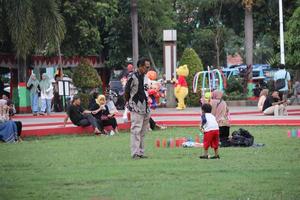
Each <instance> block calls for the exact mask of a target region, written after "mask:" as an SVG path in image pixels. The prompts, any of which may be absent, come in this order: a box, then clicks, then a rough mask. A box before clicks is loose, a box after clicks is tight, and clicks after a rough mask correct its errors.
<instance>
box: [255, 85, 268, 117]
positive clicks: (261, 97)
mask: <svg viewBox="0 0 300 200" xmlns="http://www.w3.org/2000/svg"><path fill="white" fill-rule="evenodd" d="M268 95H269V90H268V89H263V90H262V91H261V92H260V94H259V99H258V103H257V107H258V110H259V111H260V112H262V111H263V106H264V103H265V100H266V98H267V96H268Z"/></svg>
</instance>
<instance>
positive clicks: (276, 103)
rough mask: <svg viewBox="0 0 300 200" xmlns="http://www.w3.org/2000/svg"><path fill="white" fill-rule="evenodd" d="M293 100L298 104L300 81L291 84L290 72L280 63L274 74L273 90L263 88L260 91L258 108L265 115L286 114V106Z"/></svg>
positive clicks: (299, 100) (299, 103)
mask: <svg viewBox="0 0 300 200" xmlns="http://www.w3.org/2000/svg"><path fill="white" fill-rule="evenodd" d="M294 101H296V102H297V104H298V105H300V83H299V81H295V83H294V84H292V81H291V76H290V73H289V72H288V71H286V70H285V66H284V65H283V64H280V65H279V70H278V71H277V72H276V73H275V74H274V90H273V91H271V92H269V90H268V89H266V88H264V89H262V90H261V92H260V95H259V99H258V105H257V107H258V110H259V111H260V112H263V114H265V115H274V116H285V115H288V113H287V106H288V105H289V104H293V103H294Z"/></svg>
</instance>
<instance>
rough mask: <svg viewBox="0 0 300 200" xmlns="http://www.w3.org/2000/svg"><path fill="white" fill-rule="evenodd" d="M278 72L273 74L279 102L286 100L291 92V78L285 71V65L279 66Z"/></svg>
mask: <svg viewBox="0 0 300 200" xmlns="http://www.w3.org/2000/svg"><path fill="white" fill-rule="evenodd" d="M278 67H279V70H278V71H277V72H276V73H275V74H274V84H275V90H277V91H279V97H280V99H281V100H286V99H287V96H288V94H289V91H291V88H292V87H291V86H292V84H291V76H290V73H289V72H288V71H286V70H285V65H284V64H280V65H279V66H278Z"/></svg>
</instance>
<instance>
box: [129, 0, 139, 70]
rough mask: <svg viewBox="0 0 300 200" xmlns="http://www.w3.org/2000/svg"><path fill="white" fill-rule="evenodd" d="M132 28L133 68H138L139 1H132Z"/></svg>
mask: <svg viewBox="0 0 300 200" xmlns="http://www.w3.org/2000/svg"><path fill="white" fill-rule="evenodd" d="M130 4H131V13H130V17H131V27H132V61H133V66H135V67H136V64H137V61H138V58H139V36H138V13H137V0H131V1H130Z"/></svg>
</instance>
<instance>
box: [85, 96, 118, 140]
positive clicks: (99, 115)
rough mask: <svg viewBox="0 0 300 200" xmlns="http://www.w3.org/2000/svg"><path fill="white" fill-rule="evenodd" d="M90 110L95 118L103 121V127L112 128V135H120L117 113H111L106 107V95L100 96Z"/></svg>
mask: <svg viewBox="0 0 300 200" xmlns="http://www.w3.org/2000/svg"><path fill="white" fill-rule="evenodd" d="M89 109H90V110H92V111H93V112H92V114H93V115H94V117H95V118H96V119H98V120H100V121H102V123H103V126H112V128H113V131H111V132H110V134H111V135H114V134H115V133H118V124H117V120H116V118H115V114H116V113H115V111H110V110H109V109H108V106H107V105H106V98H105V96H104V95H98V97H97V98H96V99H95V103H92V104H91V105H90V108H89Z"/></svg>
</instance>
